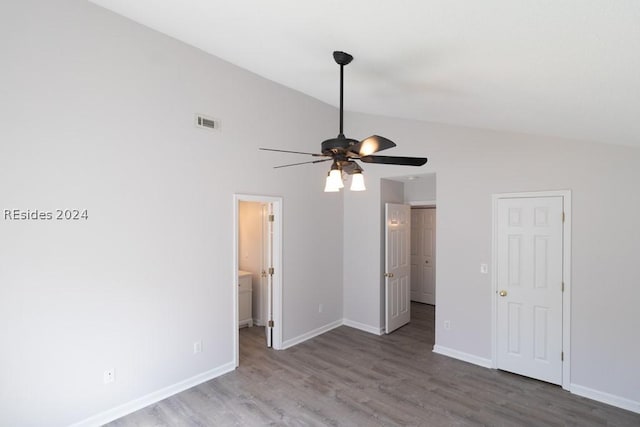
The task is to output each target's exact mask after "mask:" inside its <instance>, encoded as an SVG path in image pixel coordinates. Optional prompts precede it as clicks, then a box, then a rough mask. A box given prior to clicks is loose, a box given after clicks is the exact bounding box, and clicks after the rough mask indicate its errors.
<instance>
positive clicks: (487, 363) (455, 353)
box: [433, 345, 491, 368]
mask: <svg viewBox="0 0 640 427" xmlns="http://www.w3.org/2000/svg"><path fill="white" fill-rule="evenodd" d="M433 352H434V353H438V354H442V355H443V356H448V357H453V358H454V359H458V360H462V361H463V362H469V363H473V364H474V365H478V366H482V367H483V368H491V359H485V358H484V357H478V356H475V355H473V354H469V353H465V352H463V351H459V350H454V349H452V348H447V347H442V346H441V345H434V346H433Z"/></svg>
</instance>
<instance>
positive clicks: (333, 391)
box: [110, 303, 640, 427]
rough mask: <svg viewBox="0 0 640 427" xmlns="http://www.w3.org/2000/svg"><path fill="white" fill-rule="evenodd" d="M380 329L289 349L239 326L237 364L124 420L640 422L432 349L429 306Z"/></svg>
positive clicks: (121, 423)
mask: <svg viewBox="0 0 640 427" xmlns="http://www.w3.org/2000/svg"><path fill="white" fill-rule="evenodd" d="M411 309H412V317H411V323H410V324H409V325H407V326H404V327H403V328H401V329H399V330H397V331H395V332H394V333H393V334H390V335H385V336H380V337H379V336H375V335H372V334H368V333H365V332H361V331H358V330H356V329H352V328H349V327H345V326H342V327H339V328H337V329H334V330H332V331H330V332H328V333H326V334H323V335H321V336H319V337H316V338H313V339H311V340H309V341H306V342H304V343H302V344H299V345H297V346H295V347H292V348H290V349H288V350H283V351H275V350H268V349H266V348H265V346H264V336H263V329H262V328H257V327H254V328H244V329H241V331H240V337H241V338H240V341H241V350H240V355H241V356H240V367H239V368H238V369H237V370H235V371H234V372H231V373H228V374H226V375H223V376H221V377H219V378H216V379H214V380H211V381H208V382H206V383H204V384H201V385H199V386H197V387H194V388H191V389H189V390H186V391H184V392H182V393H179V394H177V395H175V396H172V397H170V398H167V399H165V400H163V401H161V402H159V403H156V404H154V405H151V406H149V407H147V408H144V409H142V410H140V411H138V412H135V413H133V414H131V415H128V416H126V417H124V418H121V419H119V420H117V421H115V422H113V423H111V424H110V425H111V426H113V427H125V426H126V427H128V426H144V427H146V426H263V425H275V426H480V425H485V426H580V427H582V426H640V414H635V413H633V412H629V411H625V410H622V409H618V408H615V407H612V406H609V405H605V404H602V403H598V402H595V401H592V400H589V399H585V398H582V397H579V396H576V395H572V394H570V393H568V392H566V391H564V390H562V389H561V388H560V387H557V386H553V385H550V384H547V383H544V382H540V381H536V380H532V379H529V378H525V377H521V376H518V375H513V374H509V373H506V372H502V371H496V370H491V369H486V368H481V367H478V366H475V365H471V364H468V363H465V362H461V361H458V360H455V359H451V358H448V357H445V356H441V355H438V354H435V353H433V352H432V351H431V350H432V348H433V343H434V309H433V307H432V306H429V305H424V304H417V303H412V305H411Z"/></svg>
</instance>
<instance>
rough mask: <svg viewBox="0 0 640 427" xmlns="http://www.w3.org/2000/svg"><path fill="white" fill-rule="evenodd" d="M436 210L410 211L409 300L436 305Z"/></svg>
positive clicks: (417, 209)
mask: <svg viewBox="0 0 640 427" xmlns="http://www.w3.org/2000/svg"><path fill="white" fill-rule="evenodd" d="M435 233H436V209H435V208H412V209H411V300H412V301H417V302H421V303H425V304H432V305H434V304H435V303H436V283H435V266H436V263H435Z"/></svg>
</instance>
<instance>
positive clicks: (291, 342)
mask: <svg viewBox="0 0 640 427" xmlns="http://www.w3.org/2000/svg"><path fill="white" fill-rule="evenodd" d="M340 326H342V320H336V321H335V322H331V323H329V324H327V325H324V326H320V327H319V328H316V329H314V330H313V331H309V332H305V333H304V334H302V335H298V336H297V337H295V338H291V339H288V340H286V341H284V342H283V343H282V350H285V349H287V348H289V347H293V346H294V345H297V344H300V343H302V342H304V341H306V340H310V339H311V338H314V337H317V336H318V335H322V334H324V333H325V332H329V331H330V330H332V329H335V328H337V327H340Z"/></svg>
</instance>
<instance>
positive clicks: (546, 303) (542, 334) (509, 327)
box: [496, 197, 563, 384]
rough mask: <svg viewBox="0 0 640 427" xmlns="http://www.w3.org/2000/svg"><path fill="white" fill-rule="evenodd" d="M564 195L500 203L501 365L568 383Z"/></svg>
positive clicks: (518, 372) (499, 340) (498, 310)
mask: <svg viewBox="0 0 640 427" xmlns="http://www.w3.org/2000/svg"><path fill="white" fill-rule="evenodd" d="M562 212H563V199H562V197H522V198H505V199H499V200H498V204H497V234H496V238H497V241H496V245H497V247H496V254H497V264H496V265H497V271H496V274H497V282H496V283H497V294H496V298H497V301H496V302H497V306H496V308H497V325H496V333H497V336H496V338H497V349H496V356H497V367H498V369H502V370H505V371H510V372H514V373H517V374H521V375H525V376H528V377H532V378H536V379H539V380H543V381H547V382H550V383H554V384H562V358H561V357H562V356H561V355H562V297H563V289H562V286H563V285H562V277H563V276H562V268H563V266H562V260H563V253H562V251H563V213H562Z"/></svg>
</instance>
